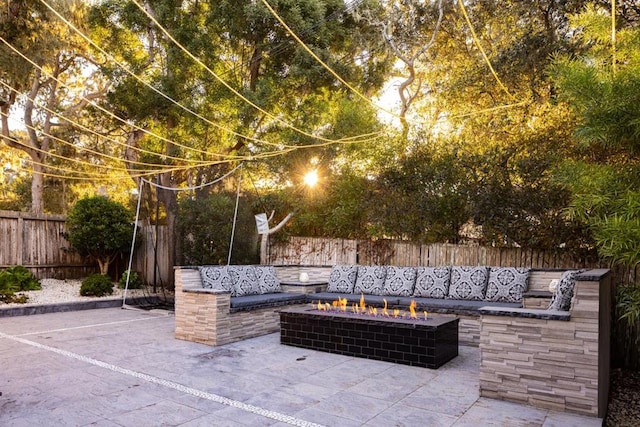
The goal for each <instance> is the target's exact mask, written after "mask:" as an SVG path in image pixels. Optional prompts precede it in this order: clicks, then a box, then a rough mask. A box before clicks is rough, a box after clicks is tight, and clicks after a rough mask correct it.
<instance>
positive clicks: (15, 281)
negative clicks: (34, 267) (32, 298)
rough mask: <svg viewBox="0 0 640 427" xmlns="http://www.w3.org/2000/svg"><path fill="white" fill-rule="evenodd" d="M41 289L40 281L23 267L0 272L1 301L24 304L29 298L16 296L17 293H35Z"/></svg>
mask: <svg viewBox="0 0 640 427" xmlns="http://www.w3.org/2000/svg"><path fill="white" fill-rule="evenodd" d="M41 288H42V287H41V286H40V282H39V281H38V279H37V278H36V277H35V276H34V275H33V274H32V273H31V272H30V271H29V270H28V269H27V268H25V267H23V266H21V265H16V266H14V267H9V268H7V269H5V270H2V271H0V301H3V302H7V303H8V302H21V303H24V302H26V301H27V299H28V298H29V297H27V296H26V295H19V296H16V295H14V294H15V292H20V291H34V290H38V289H41Z"/></svg>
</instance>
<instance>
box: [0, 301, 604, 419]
mask: <svg viewBox="0 0 640 427" xmlns="http://www.w3.org/2000/svg"><path fill="white" fill-rule="evenodd" d="M173 330H174V318H173V316H171V315H170V314H167V313H166V312H162V311H156V312H154V311H151V312H143V311H137V310H123V309H120V308H108V309H99V310H86V311H74V312H66V313H53V314H40V315H32V316H20V317H5V318H0V366H1V367H2V368H1V371H0V392H2V396H0V425H2V426H35V425H46V426H85V425H95V426H136V427H138V426H287V425H298V426H313V425H325V426H339V427H349V426H385V427H386V426H473V427H479V426H510V427H511V426H545V427H547V426H563V427H568V426H580V427H589V426H599V425H601V424H602V420H601V419H597V418H590V417H583V416H579V415H572V414H565V413H560V412H555V411H547V410H543V409H537V408H533V407H530V406H525V405H519V404H515V403H509V402H503V401H498V400H493V399H486V398H479V394H478V376H479V373H478V371H479V357H480V351H479V349H478V348H474V347H466V346H461V347H460V355H459V356H458V357H457V358H455V359H454V360H453V361H451V362H449V363H448V364H446V365H445V366H443V367H442V368H440V369H438V370H430V369H425V368H415V367H409V366H403V365H395V364H392V363H387V362H378V361H371V360H366V359H356V358H351V357H346V356H340V355H334V354H328V353H321V352H316V351H312V350H305V349H299V348H294V347H288V346H283V345H280V343H279V334H271V335H267V336H263V337H259V338H253V339H249V340H245V341H242V342H239V343H235V344H230V345H226V346H221V347H209V346H206V345H202V344H196V343H191V342H185V341H180V340H176V339H174V337H173Z"/></svg>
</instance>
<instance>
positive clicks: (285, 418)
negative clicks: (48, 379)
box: [0, 332, 324, 427]
mask: <svg viewBox="0 0 640 427" xmlns="http://www.w3.org/2000/svg"><path fill="white" fill-rule="evenodd" d="M0 338H5V339H8V340H12V341H16V342H19V343H21V344H25V345H28V346H31V347H35V348H39V349H41V350H45V351H50V352H52V353H56V354H59V355H61V356H65V357H68V358H71V359H75V360H78V361H81V362H85V363H88V364H91V365H94V366H98V367H100V368H104V369H108V370H110V371H113V372H117V373H120V374H124V375H128V376H131V377H134V378H138V379H141V380H144V381H147V382H150V383H152V384H157V385H161V386H164V387H167V388H171V389H173V390H177V391H180V392H182V393H185V394H189V395H192V396H195V397H200V398H203V399H207V400H211V401H213V402H217V403H221V404H223V405H227V406H231V407H234V408H237V409H240V410H243V411H246V412H251V413H254V414H257V415H261V416H263V417H265V418H271V419H273V420H276V421H279V422H283V423H287V424H291V425H294V426H299V427H324V426H322V425H321V424H316V423H312V422H309V421H305V420H301V419H298V418H295V417H292V416H290V415H286V414H281V413H279V412H275V411H271V410H268V409H265V408H261V407H258V406H254V405H249V404H246V403H243V402H239V401H237V400H233V399H229V398H227V397H224V396H219V395H217V394H213V393H208V392H205V391H202V390H197V389H194V388H191V387H187V386H185V385H182V384H178V383H175V382H173V381H168V380H163V379H162V378H158V377H154V376H151V375H147V374H143V373H141V372H136V371H133V370H131V369H126V368H121V367H119V366H116V365H112V364H109V363H106V362H102V361H100V360H97V359H92V358H90V357H86V356H82V355H80V354H77V353H73V352H70V351H66V350H61V349H59V348H55V347H50V346H48V345H44V344H40V343H38V342H35V341H30V340H27V339H24V338H20V337H18V336H14V335H8V334H5V333H4V332H0Z"/></svg>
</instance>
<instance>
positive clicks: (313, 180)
mask: <svg viewBox="0 0 640 427" xmlns="http://www.w3.org/2000/svg"><path fill="white" fill-rule="evenodd" d="M304 183H305V184H306V185H307V187H311V188H313V187H315V185H316V184H317V183H318V171H315V170H312V171H309V172H307V174H306V175H305V176H304Z"/></svg>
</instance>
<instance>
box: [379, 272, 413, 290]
mask: <svg viewBox="0 0 640 427" xmlns="http://www.w3.org/2000/svg"><path fill="white" fill-rule="evenodd" d="M415 283H416V269H415V268H413V267H395V266H387V276H386V278H385V280H384V286H383V288H382V295H392V296H397V297H409V296H411V295H412V294H413V287H414V285H415Z"/></svg>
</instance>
